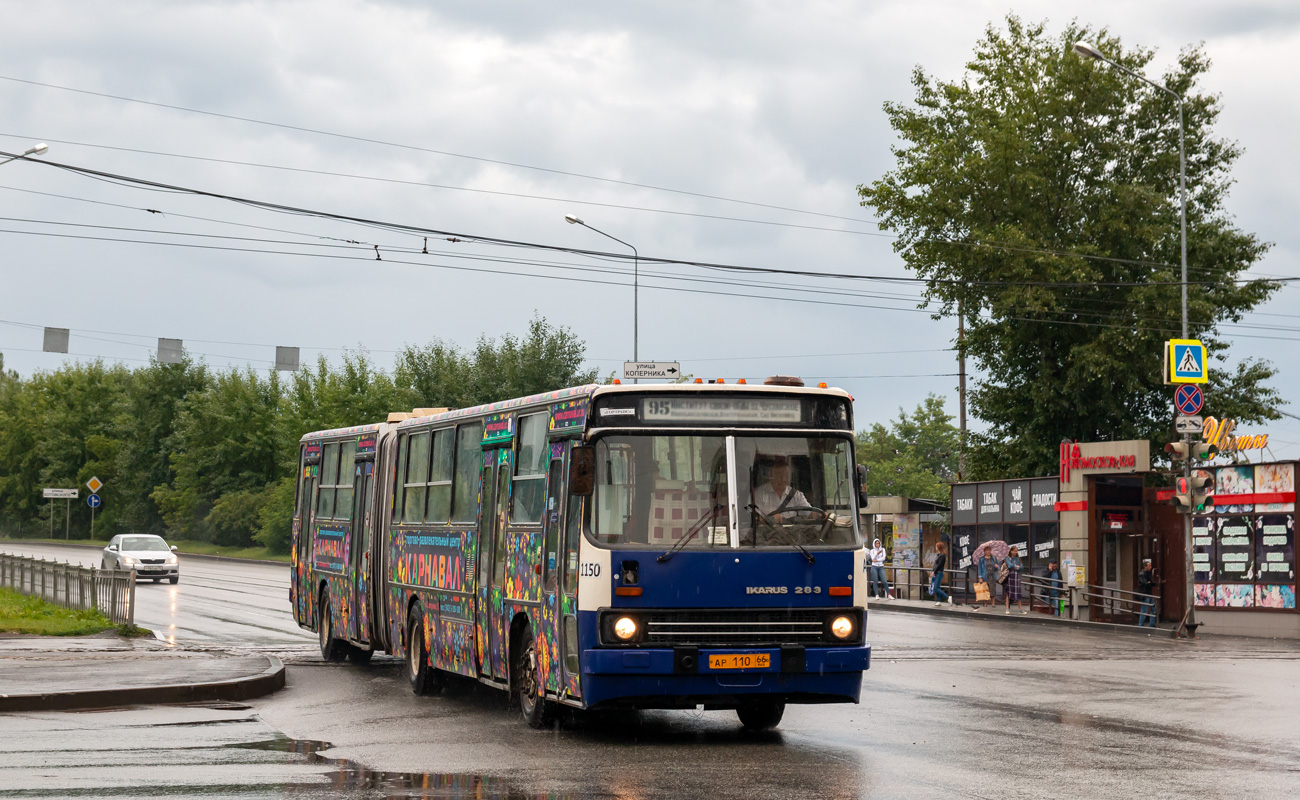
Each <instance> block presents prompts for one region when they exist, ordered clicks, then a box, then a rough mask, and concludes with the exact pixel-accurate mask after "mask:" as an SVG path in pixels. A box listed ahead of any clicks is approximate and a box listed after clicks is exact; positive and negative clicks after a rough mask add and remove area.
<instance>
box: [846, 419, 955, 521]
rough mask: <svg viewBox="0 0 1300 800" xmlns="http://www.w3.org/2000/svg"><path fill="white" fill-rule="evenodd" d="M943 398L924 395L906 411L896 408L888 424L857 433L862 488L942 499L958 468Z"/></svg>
mask: <svg viewBox="0 0 1300 800" xmlns="http://www.w3.org/2000/svg"><path fill="white" fill-rule="evenodd" d="M943 405H944V401H943V398H941V397H939V396H938V395H933V394H932V395H929V396H928V397H926V398H925V400H923V401H922V402H921V403H919V404H918V405H917V407H916V410H915V411H914V412H912V413H911V414H910V415H909V414H908V413H907V412H906V411H905V410H903V409H901V408H900V409H899V410H898V419H896V420H894V422H892V423H891V424H890V425H889V426H888V427H886V426H885V425H882V424H880V423H879V422H877V423H875V424H873V425H872V426H871V427H870V428H868V429H866V430H863V431H859V432H858V463H859V464H863V465H865V466H866V468H867V491H868V492H869V493H870V494H873V495H898V496H902V497H921V498H926V499H929V500H939V501H941V502H942V501H946V500H947V498H948V484H949V482H951V481H953V480H955V478H956V472H957V446H958V431H957V428H956V427H955V426H954V425H953V424H952V417H951V416H950V415H949V414H948V413H947V412H946V411H944V407H943Z"/></svg>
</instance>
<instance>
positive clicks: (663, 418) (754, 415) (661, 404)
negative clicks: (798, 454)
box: [641, 397, 803, 424]
mask: <svg viewBox="0 0 1300 800" xmlns="http://www.w3.org/2000/svg"><path fill="white" fill-rule="evenodd" d="M641 418H642V419H643V420H645V421H646V422H694V423H705V422H714V423H745V422H766V423H779V422H788V423H791V424H798V423H799V422H800V421H801V420H802V419H803V405H802V404H801V403H800V402H799V401H798V400H787V399H782V398H761V397H647V398H645V399H644V400H642V401H641Z"/></svg>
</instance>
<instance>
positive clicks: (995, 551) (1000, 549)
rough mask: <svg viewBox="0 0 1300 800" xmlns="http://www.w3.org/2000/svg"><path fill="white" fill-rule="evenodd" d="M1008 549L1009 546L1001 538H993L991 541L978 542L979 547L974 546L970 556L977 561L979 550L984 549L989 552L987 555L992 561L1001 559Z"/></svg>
mask: <svg viewBox="0 0 1300 800" xmlns="http://www.w3.org/2000/svg"><path fill="white" fill-rule="evenodd" d="M1009 549H1010V546H1009V545H1008V544H1007V543H1006V542H1004V541H1002V540H1001V539H994V540H993V541H991V542H983V543H981V544H980V546H979V547H976V548H975V552H974V553H973V554H972V556H971V558H973V559H974V560H976V561H978V560H979V557H980V551H981V550H984V551H987V552H988V553H989V557H990V558H992V559H993V560H994V561H1002V560H1004V559H1005V558H1006V557H1007V551H1008V550H1009Z"/></svg>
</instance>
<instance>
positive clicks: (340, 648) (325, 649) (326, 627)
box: [316, 592, 348, 661]
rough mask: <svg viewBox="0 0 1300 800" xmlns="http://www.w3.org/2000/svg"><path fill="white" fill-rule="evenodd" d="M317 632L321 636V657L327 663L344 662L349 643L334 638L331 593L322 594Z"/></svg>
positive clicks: (317, 617) (317, 616)
mask: <svg viewBox="0 0 1300 800" xmlns="http://www.w3.org/2000/svg"><path fill="white" fill-rule="evenodd" d="M316 632H317V634H319V636H320V657H321V658H323V659H325V660H326V661H342V660H343V657H344V656H346V655H347V652H348V643H347V642H344V641H340V640H339V639H335V638H334V621H333V620H332V619H331V618H330V596H329V592H321V595H320V612H319V613H318V614H317V615H316Z"/></svg>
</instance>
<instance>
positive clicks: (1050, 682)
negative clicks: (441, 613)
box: [0, 543, 1300, 800]
mask: <svg viewBox="0 0 1300 800" xmlns="http://www.w3.org/2000/svg"><path fill="white" fill-rule="evenodd" d="M6 544H7V543H6ZM0 546H3V545H0ZM197 570H202V571H209V570H210V572H211V576H210V577H208V578H203V577H200V574H198V573H197V572H196V575H195V577H196V581H195V582H194V584H193V585H194V588H193V589H192V590H191V591H192V592H193V593H194V599H193V605H192V607H191V603H190V600H189V597H188V595H187V594H186V590H187V589H190V582H189V581H187V580H186V577H185V575H186V573H183V576H182V581H181V584H180V585H179V586H178V587H176V588H177V589H178V590H180V591H179V592H178V593H177V595H176V605H177V609H176V610H175V612H170V611H168V613H170V614H171V615H172V616H171V617H167V618H170V619H175V620H178V621H177V622H176V623H175V624H177V626H178V627H177V629H176V630H177V631H178V633H177V637H178V641H179V642H180V643H181V644H182V645H186V644H187V643H189V640H187V634H186V631H188V630H194V636H195V639H194V640H193V643H195V644H198V645H201V646H206V645H210V644H213V643H218V642H222V643H225V644H226V645H227V646H231V647H236V648H242V647H250V648H253V649H258V650H265V649H275V648H277V647H278V648H280V651H281V652H283V653H284V654H285V656H286V661H287V662H288V663H289V664H290V670H289V676H288V677H289V679H288V686H287V687H286V688H285V689H284V690H283V691H281V692H280V693H278V694H276V695H274V696H272V697H269V698H264V699H262V700H258V701H254V702H252V703H250V704H249V705H248V706H239V705H231V706H227V707H197V708H194V707H179V708H177V707H173V708H161V707H157V708H137V709H125V710H116V711H107V712H97V713H84V714H45V715H40V714H24V715H9V716H0V797H4V796H38V797H64V796H81V797H98V796H104V797H123V796H130V797H134V796H144V795H147V794H152V793H153V791H154V790H158V791H159V792H160V793H162V792H165V793H166V794H168V795H170V796H204V797H211V796H216V797H259V798H260V797H313V798H316V797H319V798H337V797H436V798H457V799H459V798H483V797H511V798H526V797H527V798H531V797H547V798H568V797H572V798H589V797H590V798H597V797H599V798H605V797H615V798H651V797H708V798H737V800H756V799H757V798H786V797H790V798H795V797H798V798H804V797H807V798H814V797H816V798H823V797H832V798H838V797H844V798H848V797H883V798H891V797H907V798H931V797H988V798H994V797H996V798H1006V797H1013V798H1015V797H1025V798H1030V797H1034V798H1037V797H1070V798H1080V797H1096V798H1109V797H1114V798H1125V800H1127V799H1128V798H1133V797H1141V798H1157V797H1171V798H1172V797H1186V796H1189V795H1196V796H1199V797H1247V796H1249V797H1252V798H1272V797H1279V798H1281V797H1295V796H1297V795H1300V646H1297V644H1294V643H1285V642H1284V643H1279V642H1268V641H1262V640H1246V639H1228V638H1217V639H1205V640H1203V641H1200V642H1190V643H1189V642H1173V641H1170V640H1168V639H1164V638H1148V637H1134V636H1128V635H1112V634H1096V633H1092V632H1089V631H1078V630H1072V629H1064V630H1059V629H1052V628H1045V627H1041V626H1025V625H1014V624H1006V623H1003V622H997V621H991V620H990V621H982V620H950V619H944V618H937V617H928V616H921V615H915V614H904V613H898V612H893V613H890V612H887V611H886V612H879V613H873V614H872V616H871V619H870V622H869V632H870V636H871V639H872V642H873V646H874V661H873V667H872V669H871V670H870V671H869V672H868V673H867V674H866V678H865V685H864V693H863V694H864V703H863V704H862V705H860V706H792V707H791V708H790V709H789V710H788V711H787V713H786V716H785V720H784V722H783V723H782V725H781V727H780V729H779V730H777V731H775V732H772V733H766V734H746V733H744V732H743V731H741V730H740V727H739V725H738V723H737V722H736V720H735V716H734V714H732V713H729V712H707V713H706V712H698V713H686V712H649V713H643V714H639V715H628V714H624V715H611V716H600V717H587V718H582V719H577V720H573V721H569V722H568V723H566V724H565V725H563V726H562V727H561V728H559V729H557V730H555V731H549V732H538V731H533V730H531V729H529V728H528V727H526V726H525V725H523V724H522V723H521V722H519V721H518V720H517V719H516V716H515V713H514V712H511V711H510V710H508V709H507V708H506V707H505V701H504V695H502V694H500V693H498V692H495V691H492V690H489V689H485V688H481V687H478V686H477V685H475V684H472V683H469V682H466V681H455V682H453V683H451V684H450V685H449V687H448V691H447V692H446V693H444V695H442V696H439V697H434V698H416V697H413V696H412V695H411V694H410V692H409V690H408V689H407V688H406V685H405V682H404V680H403V679H402V674H401V670H400V667H399V665H398V664H397V663H395V662H393V661H391V660H386V659H382V658H377V659H376V660H375V661H374V662H373V663H372V664H370V665H369V666H366V667H356V666H351V665H346V664H344V665H333V664H329V665H327V664H324V663H323V662H321V661H320V660H319V658H318V657H316V656H315V655H313V654H312V648H311V646H310V645H311V640H310V634H306V633H305V632H304V633H302V634H300V635H298V637H299V638H297V639H294V638H292V637H293V636H295V635H297V634H295V633H294V630H293V629H291V628H290V629H285V628H284V627H283V625H282V624H281V622H280V621H279V620H281V618H283V619H288V620H289V622H288V625H289V626H292V619H291V618H290V617H289V613H288V608H287V599H286V594H285V592H284V591H283V590H284V588H285V584H284V582H285V580H286V579H287V572H286V571H285V570H283V569H282V568H278V567H267V568H265V570H268V572H262V571H261V568H259V569H258V570H253V569H251V568H250V567H248V566H243V565H227V564H224V563H217V562H206V563H204V564H203V565H202V567H199V566H197V565H196V563H195V560H192V561H191V562H190V563H189V564H188V565H187V567H186V571H187V572H190V571H197ZM275 570H280V572H279V576H278V577H276V573H275ZM223 587H224V588H223ZM153 588H155V587H153V586H146V585H144V584H142V585H141V586H140V589H141V592H140V594H141V596H142V597H143V596H144V595H146V594H147V592H148V590H152V589H153ZM156 588H159V589H162V590H163V591H164V592H166V591H167V590H169V589H171V588H172V587H170V586H168V585H167V584H163V585H162V586H160V587H156ZM263 597H264V598H267V602H268V603H270V605H268V606H265V607H261V608H259V607H258V602H257V601H255V598H263ZM165 605H167V606H168V607H169V606H170V601H168V603H166V604H165ZM144 608H145V602H144V601H143V600H142V602H141V613H142V614H143V613H144ZM213 608H216V609H220V610H213ZM244 616H247V618H248V621H249V623H250V624H251V627H250V628H249V629H248V631H249V632H248V633H247V635H243V634H241V633H240V632H241V631H242V630H243V628H242V626H241V624H240V620H241V619H242V618H243V617H244ZM142 624H146V623H145V622H144V621H143V619H142ZM205 626H206V627H205ZM303 636H305V637H308V638H307V639H306V643H305V644H304V643H303V639H302V638H301V637H303ZM281 637H284V639H283V641H284V644H277V642H280V641H282V639H281ZM241 643H242V644H241Z"/></svg>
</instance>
